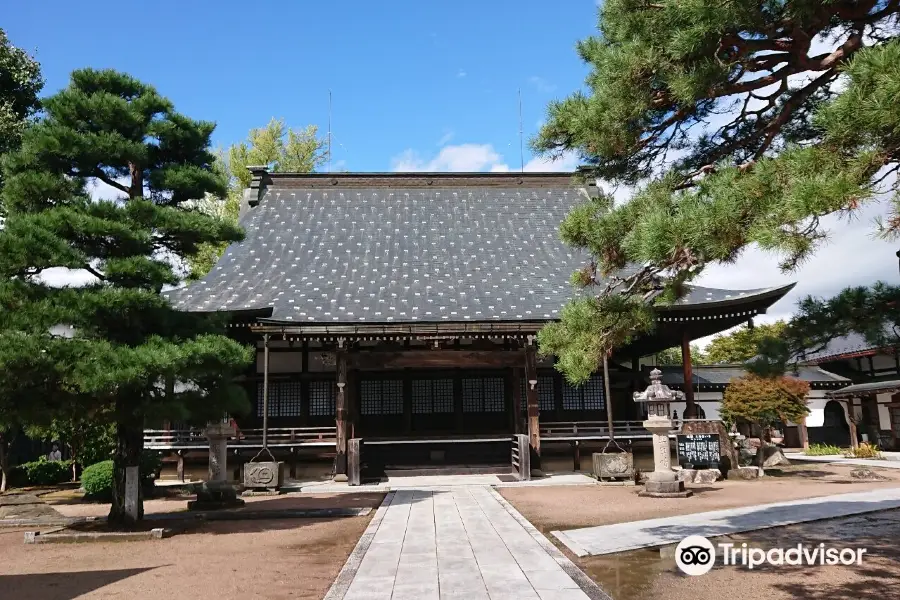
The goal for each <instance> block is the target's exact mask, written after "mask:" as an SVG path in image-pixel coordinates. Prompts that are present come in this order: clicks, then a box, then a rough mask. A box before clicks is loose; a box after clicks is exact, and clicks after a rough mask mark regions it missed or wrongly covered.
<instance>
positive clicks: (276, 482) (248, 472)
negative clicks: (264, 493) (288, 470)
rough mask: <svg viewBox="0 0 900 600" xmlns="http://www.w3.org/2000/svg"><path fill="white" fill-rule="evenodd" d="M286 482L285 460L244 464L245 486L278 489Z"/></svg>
mask: <svg viewBox="0 0 900 600" xmlns="http://www.w3.org/2000/svg"><path fill="white" fill-rule="evenodd" d="M283 483H284V463H283V462H249V463H247V464H245V465H244V487H245V488H249V489H260V488H264V489H270V490H273V489H278V488H280V487H281V486H282V484H283Z"/></svg>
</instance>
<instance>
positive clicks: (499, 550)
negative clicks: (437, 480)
mask: <svg viewBox="0 0 900 600" xmlns="http://www.w3.org/2000/svg"><path fill="white" fill-rule="evenodd" d="M385 502H386V504H385V505H382V507H381V508H379V510H378V513H376V516H375V517H374V518H373V521H372V524H371V525H370V526H369V529H367V531H366V533H365V534H364V535H363V539H361V540H360V544H359V545H358V546H357V549H356V550H354V552H353V554H352V555H351V556H350V559H349V560H348V561H347V565H346V566H345V567H344V570H343V571H342V572H341V574H340V575H339V576H338V579H337V580H336V581H335V584H334V585H333V586H332V589H331V590H330V591H329V593H328V595H327V596H326V600H339V599H344V600H362V599H365V600H379V599H384V600H413V599H414V600H428V599H438V598H440V599H448V600H450V599H459V600H479V599H490V600H506V599H509V600H513V599H515V600H551V599H552V600H587V599H588V598H592V599H597V600H600V599H608V598H609V597H608V596H607V595H606V594H605V593H603V592H602V590H600V588H598V587H597V586H596V584H593V582H591V581H590V580H589V579H588V578H587V576H585V575H584V573H582V572H581V571H579V570H578V569H577V567H575V565H574V564H572V563H571V562H570V561H569V560H568V559H566V558H565V556H564V555H563V554H562V553H561V552H559V550H558V549H557V548H555V547H554V546H553V545H552V544H551V543H550V542H549V541H548V540H547V539H546V538H544V537H543V536H542V535H541V534H540V533H539V532H537V530H535V529H534V528H533V527H532V526H531V525H530V524H528V522H527V521H525V520H524V518H523V517H521V515H519V514H518V513H517V512H516V511H515V510H514V509H512V508H511V507H510V506H509V505H508V504H507V503H506V502H505V500H503V499H502V498H501V497H499V495H498V494H497V492H496V491H494V490H492V489H490V488H488V487H486V486H484V487H477V486H466V487H454V488H449V489H446V490H398V491H395V492H392V493H391V494H390V495H389V497H388V498H387V499H386V501H385ZM586 592H587V593H586Z"/></svg>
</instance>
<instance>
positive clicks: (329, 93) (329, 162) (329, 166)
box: [328, 89, 331, 173]
mask: <svg viewBox="0 0 900 600" xmlns="http://www.w3.org/2000/svg"><path fill="white" fill-rule="evenodd" d="M328 172H329V173H331V89H329V90H328Z"/></svg>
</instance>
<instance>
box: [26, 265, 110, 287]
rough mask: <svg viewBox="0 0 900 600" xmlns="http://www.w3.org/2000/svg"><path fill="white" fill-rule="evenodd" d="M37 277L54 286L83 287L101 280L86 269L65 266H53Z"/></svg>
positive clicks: (41, 281)
mask: <svg viewBox="0 0 900 600" xmlns="http://www.w3.org/2000/svg"><path fill="white" fill-rule="evenodd" d="M36 279H37V280H38V281H39V282H40V283H43V284H44V285H48V286H50V287H54V288H61V287H83V286H85V285H89V284H92V283H97V282H98V281H99V280H98V279H97V278H96V277H94V276H93V275H91V274H90V273H88V272H87V271H85V270H84V269H66V268H65V267H51V268H49V269H44V270H43V271H41V273H40V274H39V275H38V276H37V277H36Z"/></svg>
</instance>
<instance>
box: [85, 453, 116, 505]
mask: <svg viewBox="0 0 900 600" xmlns="http://www.w3.org/2000/svg"><path fill="white" fill-rule="evenodd" d="M112 485H113V461H111V460H104V461H103V462H98V463H96V464H93V465H91V466H89V467H87V468H86V469H85V470H84V471H82V473H81V487H83V488H84V492H85V495H86V496H87V497H88V498H92V499H95V500H107V499H109V498H111V497H112Z"/></svg>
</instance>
